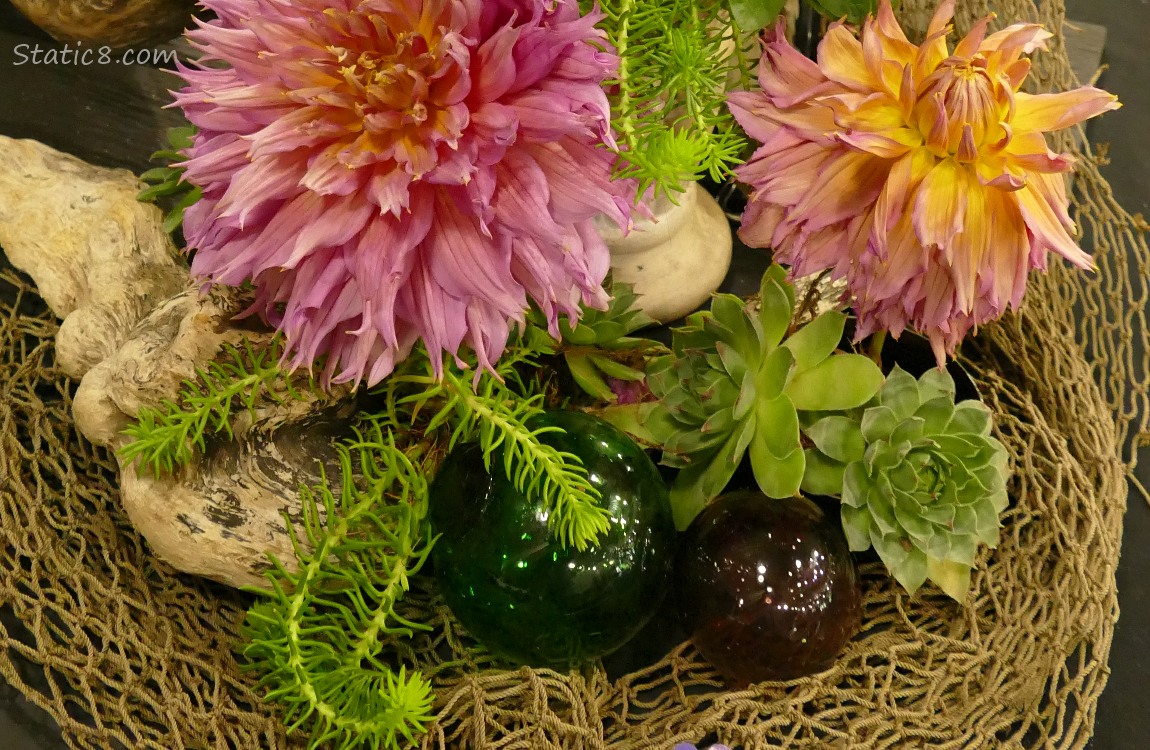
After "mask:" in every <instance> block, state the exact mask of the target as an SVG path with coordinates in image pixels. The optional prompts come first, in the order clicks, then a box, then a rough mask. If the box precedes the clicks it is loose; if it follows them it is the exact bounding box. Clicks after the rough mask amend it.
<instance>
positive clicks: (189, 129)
mask: <svg viewBox="0 0 1150 750" xmlns="http://www.w3.org/2000/svg"><path fill="white" fill-rule="evenodd" d="M195 135H196V128H195V126H194V125H185V126H183V127H178V128H169V129H168V148H166V149H163V150H161V151H157V152H156V153H154V154H152V161H158V162H162V163H163V165H164V166H162V167H156V168H154V169H149V170H148V171H147V172H144V173H143V174H142V175H140V179H141V180H142V181H144V182H146V183H148V184H149V187H146V188H144V189H143V190H141V191H140V193H139V195H137V196H136V198H137V199H138V200H141V201H144V202H145V203H151V202H155V201H158V200H160V199H161V198H164V199H167V200H169V201H171V208H170V209H169V210H168V213H167V214H166V215H165V216H164V231H165V232H169V233H171V232H174V231H176V229H178V228H179V226H180V224H182V223H183V221H184V211H186V210H187V209H188V208H190V207H191V206H192V204H194V203H195V202H196V201H198V200H199V199H200V198H201V197H202V196H203V193H202V192H201V191H200V189H199V188H198V187H195V186H193V185H190V184H188V183H187V182H185V181H184V168H183V167H181V166H179V165H178V163H179V162H182V161H184V155H183V154H182V153H180V152H181V151H182V150H183V149H186V148H190V147H191V145H192V139H193V138H194V137H195Z"/></svg>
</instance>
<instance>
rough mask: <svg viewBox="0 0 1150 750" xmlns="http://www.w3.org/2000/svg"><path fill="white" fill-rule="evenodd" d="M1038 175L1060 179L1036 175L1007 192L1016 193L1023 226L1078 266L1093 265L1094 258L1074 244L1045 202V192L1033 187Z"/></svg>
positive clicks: (1052, 209) (1043, 244)
mask: <svg viewBox="0 0 1150 750" xmlns="http://www.w3.org/2000/svg"><path fill="white" fill-rule="evenodd" d="M1042 178H1046V179H1061V178H1051V176H1050V175H1036V176H1035V179H1034V180H1032V181H1031V182H1030V184H1027V185H1026V186H1025V187H1023V188H1021V189H1020V190H1017V191H1015V192H1014V193H1011V195H1014V196H1016V200H1017V201H1018V208H1019V210H1021V212H1022V218H1023V220H1025V222H1026V228H1027V229H1029V230H1030V232H1031V233H1032V234H1033V235H1034V238H1035V242H1036V243H1037V244H1038V245H1040V246H1042V247H1044V248H1046V249H1047V250H1051V251H1053V252H1055V253H1058V254H1059V255H1061V256H1062V257H1063V258H1065V259H1066V260H1068V261H1070V262H1071V263H1073V264H1074V265H1076V266H1078V267H1079V268H1093V267H1094V262H1093V261H1092V260H1091V259H1090V256H1089V255H1087V254H1086V253H1084V252H1083V251H1082V249H1081V248H1079V247H1078V244H1077V243H1076V242H1075V241H1074V239H1073V238H1072V237H1071V236H1070V234H1069V233H1068V232H1067V231H1066V227H1065V226H1064V225H1063V224H1062V222H1061V221H1059V217H1058V214H1057V213H1056V212H1055V210H1054V208H1052V207H1051V205H1050V203H1048V202H1047V199H1046V196H1045V195H1043V194H1042V193H1041V192H1040V191H1039V189H1037V188H1036V187H1035V183H1036V182H1038V181H1039V180H1040V179H1042Z"/></svg>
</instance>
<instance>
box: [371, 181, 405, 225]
mask: <svg viewBox="0 0 1150 750" xmlns="http://www.w3.org/2000/svg"><path fill="white" fill-rule="evenodd" d="M410 187H411V175H409V174H407V173H406V172H403V171H401V170H398V169H393V170H390V171H377V172H376V173H375V175H373V176H372V177H371V178H370V179H369V180H368V182H367V195H368V197H369V198H370V199H371V202H372V203H374V204H375V205H377V206H379V212H380V213H381V214H385V213H391V214H392V215H394V216H395V217H396V218H398V217H399V214H400V212H401V211H402V210H404V209H406V208H407V207H408V204H409V202H410V200H411V196H410Z"/></svg>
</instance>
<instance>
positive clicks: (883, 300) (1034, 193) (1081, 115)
mask: <svg viewBox="0 0 1150 750" xmlns="http://www.w3.org/2000/svg"><path fill="white" fill-rule="evenodd" d="M953 15H954V2H953V0H946V1H945V2H942V3H941V4H940V5H939V7H938V10H937V12H936V13H935V15H934V18H933V20H932V21H931V24H930V28H929V30H928V32H927V37H926V40H925V41H924V42H923V43H922V44H921V45H918V46H916V45H914V44H912V43H911V42H909V41H908V40H907V37H906V36H905V35H904V33H903V31H902V29H901V28H900V27H899V24H898V22H897V21H896V20H895V17H894V13H893V11H892V10H891V5H890V2H889V0H881V2H880V4H879V10H878V15H877V17H872V18H869V19H867V21H866V23H865V24H864V26H863V28H862V31H861V34H860V36H859V37H856V36H855V35H854V33H852V31H851V30H850V28H849V27H847V26H845V25H843V24H841V23H838V24H834V25H832V26H831V27H830V29H829V31H828V32H827V34H826V37H825V38H824V39H823V41H822V43H821V44H820V46H819V51H818V60H817V62H815V61H812V60H809V59H807V58H806V57H804V56H803V55H801V54H800V53H799V52H798V51H797V50H796V49H795V48H794V47H792V46H791V45H790V44H789V43H787V41H786V39H785V36H784V26H783V24H782V22H781V21H780V23H779V25H778V26H777V27H776V28H775V29H773V30H771V31H768V32H767V34H766V36H765V44H764V54H763V57H762V61H761V63H760V69H759V83H760V85H761V87H762V90H760V91H751V92H738V93H735V94H732V95H731V97H730V107H731V111H732V113H733V114H734V115H735V117H736V118H737V119H738V121H739V123H740V124H741V125H742V126H743V128H744V129H745V130H746V131H747V133H748V134H749V135H750V136H751V137H752V138H754V139H756V140H758V141H759V142H761V143H762V147H761V148H759V149H758V150H757V151H756V152H755V154H754V156H753V157H752V158H751V159H750V160H749V161H748V162H747V163H746V164H745V165H743V166H742V167H740V168H739V169H737V170H736V174H737V175H738V176H739V178H740V179H742V180H743V181H744V182H746V183H748V184H749V185H751V186H752V188H753V193H752V195H751V198H750V202H749V204H748V207H747V210H746V212H745V213H744V216H743V223H742V228H741V229H740V232H739V235H740V237H741V238H742V239H743V240H744V241H745V242H746V243H747V244H749V245H752V246H756V247H771V248H773V249H774V251H775V257H776V259H777V260H779V261H781V262H783V263H788V264H790V265H791V266H792V274H793V275H795V276H805V275H807V274H811V273H815V272H818V271H823V270H827V269H831V270H832V271H833V275H834V276H835V277H838V278H846V280H847V282H848V288H849V294H850V296H851V298H852V303H853V306H854V309H855V312H856V314H857V315H858V323H859V324H858V329H857V336H858V338H859V339H861V338H862V337H864V336H867V335H869V334H870V333H872V332H874V331H890V332H891V333H892V334H893V335H895V336H896V337H897V336H898V334H900V333H901V332H902V331H903V330H904V329H905V328H907V327H908V326H910V327H913V328H916V329H918V330H919V331H920V332H922V333H923V334H925V335H926V336H927V337H929V339H930V341H931V345H932V347H933V348H934V351H935V356H936V357H937V358H938V361H939V364H940V365H941V364H942V363H943V361H944V358H945V354H946V353H950V354H952V355H953V353H954V348H955V346H956V345H957V344H958V342H959V341H961V340H962V338H963V337H964V336H965V335H966V334H967V332H968V331H969V330H970V329H971V328H972V327H974V326H977V325H979V324H982V323H984V322H986V321H988V320H992V319H995V318H997V317H999V316H1000V315H1002V313H1003V312H1004V311H1005V310H1006V308H1007V307H1008V306H1010V307H1017V306H1018V305H1019V303H1020V302H1021V300H1022V296H1023V293H1024V292H1025V290H1026V276H1027V273H1028V272H1029V270H1030V269H1031V268H1039V269H1042V270H1045V269H1046V264H1047V253H1048V251H1051V252H1054V253H1057V254H1058V255H1060V256H1062V257H1063V258H1065V259H1067V260H1068V261H1070V262H1071V263H1073V264H1074V265H1076V266H1079V267H1081V268H1090V267H1091V266H1092V262H1091V260H1090V257H1089V256H1088V255H1087V254H1086V253H1084V252H1083V251H1082V250H1081V249H1080V248H1079V247H1078V245H1077V243H1076V242H1075V240H1074V238H1073V237H1072V233H1073V232H1074V231H1075V229H1074V223H1073V222H1072V221H1071V219H1070V215H1069V213H1068V204H1069V202H1068V200H1067V195H1066V189H1065V185H1064V182H1063V179H1064V178H1063V176H1062V174H1061V173H1063V172H1068V171H1070V170H1071V169H1072V168H1073V160H1072V159H1071V157H1070V156H1068V155H1065V154H1056V153H1053V152H1052V151H1051V150H1050V149H1049V147H1048V145H1047V142H1046V138H1045V135H1044V131H1048V130H1058V129H1061V128H1065V127H1069V126H1071V125H1074V124H1076V123H1080V122H1082V121H1084V120H1086V119H1088V118H1090V117H1094V116H1095V115H1098V114H1101V113H1103V112H1105V111H1107V110H1111V109H1116V108H1118V106H1120V105H1119V104H1118V103H1117V100H1116V98H1115V97H1114V96H1112V95H1110V94H1108V93H1106V92H1105V91H1101V90H1099V89H1096V88H1092V87H1084V88H1080V89H1077V90H1075V91H1070V92H1066V93H1060V94H1041V95H1031V94H1027V93H1024V92H1022V91H1020V90H1019V89H1020V87H1021V86H1022V83H1023V80H1024V79H1025V78H1026V76H1027V73H1028V72H1029V71H1030V61H1029V60H1028V59H1027V58H1025V57H1023V55H1027V54H1029V53H1031V52H1032V51H1034V50H1035V49H1037V48H1041V47H1044V46H1045V42H1046V40H1047V39H1049V38H1050V37H1051V34H1050V33H1049V32H1047V31H1045V30H1043V29H1042V27H1041V26H1038V25H1035V24H1016V25H1014V26H1010V27H1008V28H1005V29H1003V30H1002V31H999V32H997V33H994V34H990V35H987V24H988V22H989V21H990V19H989V18H988V19H985V20H983V21H982V22H981V23H979V24H977V25H976V26H975V27H974V29H973V30H972V31H971V32H970V33H969V34H968V35H967V36H966V37H965V38H964V39H962V40H961V41H960V42H959V43H958V45H957V46H956V47H955V48H954V50H953V51H952V50H950V49H949V48H948V46H947V41H946V39H947V36H948V34H949V33H950V31H951V26H950V25H949V22H950V20H951V18H952V17H953Z"/></svg>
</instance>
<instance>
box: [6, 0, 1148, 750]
mask: <svg viewBox="0 0 1150 750" xmlns="http://www.w3.org/2000/svg"><path fill="white" fill-rule="evenodd" d="M1066 5H1067V10H1068V17H1070V18H1073V19H1076V20H1080V21H1085V22H1089V23H1095V24H1100V25H1103V26H1105V27H1107V30H1108V38H1107V43H1106V50H1105V61H1106V62H1108V63H1109V64H1110V68H1109V70H1107V72H1106V73H1105V74H1104V75H1103V77H1102V81H1101V85H1103V86H1104V87H1105V88H1107V89H1109V90H1110V91H1112V92H1114V93H1116V94H1118V96H1119V97H1120V98H1121V100H1122V101H1123V103H1124V104H1125V109H1123V110H1121V111H1120V112H1119V113H1117V114H1113V115H1110V116H1107V117H1105V118H1102V119H1101V120H1100V121H1098V122H1096V123H1094V124H1092V126H1091V131H1090V136H1091V139H1092V140H1094V141H1095V142H1109V143H1110V144H1111V148H1110V156H1111V163H1110V164H1109V166H1107V167H1105V168H1104V170H1103V173H1104V175H1105V176H1106V178H1107V179H1108V180H1109V181H1110V184H1111V186H1112V187H1113V189H1114V192H1115V194H1116V195H1117V197H1118V199H1119V200H1120V201H1121V202H1122V203H1123V205H1125V206H1126V208H1127V209H1128V210H1130V211H1132V212H1142V213H1145V214H1147V215H1150V149H1147V148H1145V147H1144V139H1145V135H1144V134H1145V132H1146V128H1147V123H1150V66H1148V65H1147V64H1146V62H1145V59H1144V54H1145V49H1146V39H1147V38H1150V0H1106V2H1098V1H1097V0H1066ZM36 43H39V44H41V45H44V46H47V45H50V44H51V42H50V41H48V40H47V39H46V37H44V36H42V35H40V34H39V33H38V31H37V30H36V29H35V28H34V27H32V26H30V25H29V24H27V23H26V22H25V21H24V20H23V19H22V18H20V17H19V15H18V14H17V13H16V12H15V11H13V10H12V8H11V6H10V5H9V4H8V3H7V0H0V134H3V135H8V136H12V137H21V138H35V139H37V140H40V141H42V142H44V143H46V144H48V145H50V146H53V147H55V148H58V149H60V150H63V151H67V152H70V153H73V154H75V155H76V156H79V157H80V158H83V159H86V160H88V161H91V162H93V163H97V164H102V165H106V166H116V167H127V168H129V169H133V170H136V171H141V170H142V169H144V168H146V167H147V166H148V164H147V159H148V155H149V154H150V153H152V152H153V151H155V150H157V149H159V148H161V147H162V146H163V145H164V143H163V140H164V139H163V134H164V130H165V128H167V127H169V126H171V125H175V124H179V122H180V118H179V116H178V115H177V114H175V113H173V112H171V111H165V110H162V109H161V106H162V105H163V104H166V103H167V102H168V98H167V96H166V94H165V90H166V89H167V88H169V87H172V86H174V85H175V81H176V79H175V78H174V77H172V76H171V75H170V74H167V73H164V72H161V71H157V70H155V69H152V68H150V67H146V66H138V65H116V64H105V65H99V64H96V65H91V66H79V65H62V64H57V65H32V64H31V62H30V61H29V62H24V63H23V64H18V63H21V61H22V60H24V59H25V56H26V54H27V52H28V51H29V48H27V47H24V48H20V49H19V50H18V49H17V45H20V44H36ZM21 53H23V54H21ZM1142 458H1143V461H1142V462H1141V466H1140V467H1139V470H1138V472H1137V473H1138V476H1139V478H1140V479H1141V481H1142V482H1143V484H1144V485H1147V486H1150V453H1147V452H1144V453H1143V456H1142ZM1148 572H1150V506H1147V504H1146V503H1145V502H1144V501H1143V500H1142V499H1141V498H1140V497H1139V496H1138V495H1137V494H1131V496H1130V502H1129V509H1128V511H1127V515H1126V521H1125V537H1124V542H1123V549H1122V559H1121V562H1120V564H1119V567H1118V590H1119V602H1120V606H1121V609H1122V615H1121V619H1120V620H1119V623H1118V628H1117V633H1116V636H1115V640H1114V645H1113V649H1112V651H1111V655H1110V668H1111V676H1110V681H1109V684H1108V686H1107V689H1106V691H1105V693H1104V694H1103V695H1102V699H1101V702H1100V705H1099V709H1098V720H1097V724H1096V728H1095V737H1094V739H1093V742H1092V744H1091V747H1092V748H1093V750H1143V749H1145V748H1150V575H1147V573H1148ZM64 747H65V745H64V743H63V742H62V741H61V739H60V737H59V732H58V731H57V729H56V727H55V724H54V723H53V721H52V720H51V718H50V717H48V716H47V714H45V713H44V712H42V711H40V710H39V709H38V708H37V707H35V706H34V705H32V704H31V703H29V702H28V701H27V700H25V699H24V698H23V697H22V696H21V695H20V694H19V693H18V692H16V691H15V690H14V689H12V688H11V687H9V686H7V685H5V684H3V683H2V682H0V750H62V749H63V748H64ZM245 750H249V749H245Z"/></svg>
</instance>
